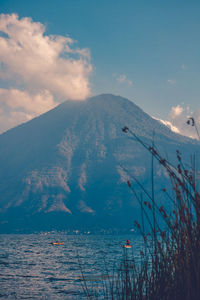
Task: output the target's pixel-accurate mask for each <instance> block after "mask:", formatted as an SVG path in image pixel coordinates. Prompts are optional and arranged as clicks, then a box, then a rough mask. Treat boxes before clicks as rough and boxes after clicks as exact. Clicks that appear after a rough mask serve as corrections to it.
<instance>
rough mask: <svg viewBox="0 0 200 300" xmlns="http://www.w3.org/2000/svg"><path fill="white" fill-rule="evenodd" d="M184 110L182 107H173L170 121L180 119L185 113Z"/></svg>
mask: <svg viewBox="0 0 200 300" xmlns="http://www.w3.org/2000/svg"><path fill="white" fill-rule="evenodd" d="M183 111H184V109H183V107H181V106H180V105H177V106H172V108H171V112H170V119H172V120H173V119H175V118H177V117H179V116H180V115H181V114H182V113H183Z"/></svg>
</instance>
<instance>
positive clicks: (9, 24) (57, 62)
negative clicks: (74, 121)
mask: <svg viewBox="0 0 200 300" xmlns="http://www.w3.org/2000/svg"><path fill="white" fill-rule="evenodd" d="M74 44H75V41H74V40H73V39H71V38H70V37H64V36H57V35H49V36H48V35H45V26H44V25H43V24H41V23H39V22H37V23H36V22H33V20H32V19H31V18H22V19H19V18H18V16H17V15H16V14H12V15H4V14H1V15H0V78H1V79H2V81H3V82H5V83H6V85H7V86H9V84H10V88H9V89H7V90H6V89H1V90H0V110H1V115H0V117H1V118H2V119H0V123H1V122H2V120H3V112H4V113H8V120H7V128H9V127H11V126H12V124H11V123H9V117H10V115H11V114H12V115H13V113H14V115H16V122H14V123H17V119H18V120H19V122H20V120H21V121H22V119H23V115H24V116H27V115H29V116H30V117H34V116H35V115H38V114H41V113H43V112H45V111H47V110H48V109H50V108H52V107H54V106H55V105H56V104H58V103H59V102H62V101H63V100H66V99H75V100H76V99H78V100H80V99H84V98H86V97H87V96H88V95H89V94H90V83H89V76H90V74H91V71H92V65H91V63H90V53H89V50H88V49H79V48H75V47H74ZM11 82H12V85H11ZM14 87H15V88H14ZM5 107H6V109H5ZM23 121H26V117H24V120H23ZM4 127H6V124H5V126H4Z"/></svg>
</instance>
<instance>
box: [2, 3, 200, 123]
mask: <svg viewBox="0 0 200 300" xmlns="http://www.w3.org/2000/svg"><path fill="white" fill-rule="evenodd" d="M0 12H1V13H3V14H11V13H15V14H17V15H18V16H19V19H21V18H24V17H29V18H31V19H32V21H33V22H40V23H41V24H44V25H45V35H48V36H49V35H59V36H69V37H70V38H71V39H73V40H76V43H75V47H78V48H80V49H85V48H87V49H89V52H90V66H91V68H92V71H88V72H86V73H87V75H86V76H87V79H88V82H89V86H90V88H89V89H90V94H100V93H113V94H118V95H121V96H125V97H127V98H129V99H130V100H132V101H134V103H136V104H137V105H139V106H140V107H141V108H142V109H143V110H144V111H145V112H147V113H149V114H150V115H152V116H155V117H157V118H161V119H165V120H167V119H170V117H169V115H170V116H171V121H172V107H177V106H179V108H180V109H177V112H178V111H179V113H178V114H177V116H180V115H182V117H183V112H184V113H185V114H186V113H190V114H192V112H194V113H195V112H196V116H198V113H197V112H198V110H199V103H200V101H199V100H200V84H199V79H200V76H199V75H200V71H199V70H200V37H199V32H200V18H199V16H200V2H199V1H193V0H191V1H186V0H182V1H177V0H174V1H171V0H168V1H161V0H160V1H154V0H151V1H149V0H146V1H144V0H123V1H122V0H120V1H118V0H101V1H97V0H57V1H46V0H40V1H39V0H35V1H27V0H15V1H13V0H0ZM0 51H1V50H0ZM73 55H74V56H75V55H77V53H75V54H73ZM84 74H85V73H84ZM13 82H14V80H13V78H12V80H11V79H10V80H2V82H1V88H4V87H6V88H8V87H9V85H10V87H11V86H13V85H14V83H13ZM174 111H175V110H174ZM180 111H181V113H180ZM179 122H180V120H179ZM175 125H177V126H178V123H175Z"/></svg>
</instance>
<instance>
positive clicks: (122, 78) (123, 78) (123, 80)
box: [116, 74, 133, 86]
mask: <svg viewBox="0 0 200 300" xmlns="http://www.w3.org/2000/svg"><path fill="white" fill-rule="evenodd" d="M116 80H117V81H118V82H120V83H127V84H128V85H130V86H131V85H133V82H132V80H130V79H128V78H127V76H126V75H124V74H122V75H119V76H117V77H116Z"/></svg>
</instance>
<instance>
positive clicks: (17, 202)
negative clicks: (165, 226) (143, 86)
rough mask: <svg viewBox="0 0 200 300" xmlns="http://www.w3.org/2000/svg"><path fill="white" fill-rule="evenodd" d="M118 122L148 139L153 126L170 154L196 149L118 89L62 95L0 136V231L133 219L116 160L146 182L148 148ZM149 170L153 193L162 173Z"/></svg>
mask: <svg viewBox="0 0 200 300" xmlns="http://www.w3.org/2000/svg"><path fill="white" fill-rule="evenodd" d="M124 126H128V127H129V128H131V129H132V130H133V131H134V132H135V133H136V134H137V136H139V137H140V138H142V139H143V140H144V141H145V142H148V143H151V140H152V136H153V134H154V140H155V144H156V146H157V147H158V148H159V149H160V151H161V152H162V153H164V155H168V157H169V158H170V159H171V160H172V161H175V156H176V149H179V150H180V151H181V152H182V153H183V154H185V156H186V157H187V158H189V157H190V154H193V153H194V152H196V151H198V149H199V143H198V142H196V141H194V140H190V139H188V138H186V137H183V136H180V135H177V134H175V133H173V132H172V131H170V130H169V129H168V128H167V127H166V126H164V125H162V124H161V123H160V122H158V121H156V120H155V119H152V118H151V117H150V116H149V115H147V114H146V113H144V112H143V111H142V110H141V109H140V108H139V107H138V106H136V105H135V104H134V103H133V102H131V101H129V100H127V99H124V98H122V97H119V96H113V95H110V94H103V95H99V96H95V97H91V98H88V99H87V100H85V101H66V102H64V103H62V104H61V105H59V106H58V107H56V108H55V109H53V110H51V111H49V112H47V113H45V114H43V115H41V116H39V117H37V118H35V119H33V120H31V121H29V122H27V123H24V124H22V125H20V126H18V127H15V128H13V129H11V130H9V131H8V132H6V133H4V134H2V135H1V136H0V232H10V231H24V230H30V231H31V230H51V229H68V228H91V227H92V228H96V227H102V228H103V227H120V226H127V227H132V226H133V221H134V219H135V218H136V217H137V216H138V214H140V213H139V208H138V204H137V200H136V198H135V197H134V195H133V194H132V193H131V192H130V189H129V188H128V186H127V179H128V178H129V176H128V175H127V174H126V172H124V170H123V167H125V168H127V169H128V170H129V171H130V173H132V174H133V175H134V176H136V177H137V179H138V180H140V182H142V184H143V185H144V186H145V187H146V188H147V189H151V184H150V182H151V155H150V154H148V153H147V151H146V150H145V149H144V148H143V147H142V146H141V145H140V144H139V143H138V142H137V141H135V140H134V139H132V138H130V137H129V136H127V135H126V134H125V133H123V132H122V128H123V127H124ZM154 173H155V190H156V193H157V195H159V193H160V192H159V191H160V189H161V188H162V187H163V186H164V185H165V184H166V175H165V173H164V171H163V169H162V168H161V166H160V165H159V164H157V165H155V167H154ZM134 189H135V190H136V191H137V192H138V193H140V192H141V190H140V189H139V187H138V186H137V185H136V184H134Z"/></svg>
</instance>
